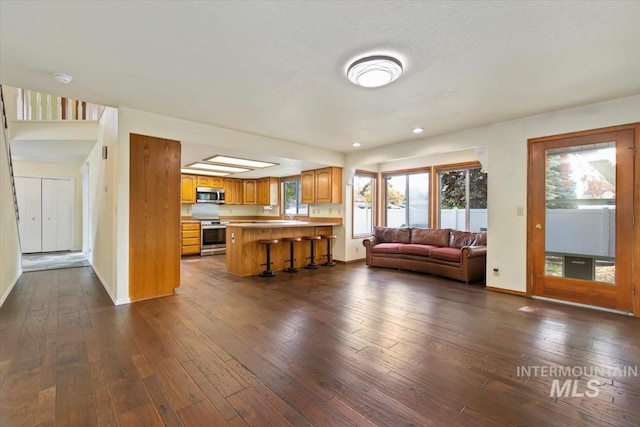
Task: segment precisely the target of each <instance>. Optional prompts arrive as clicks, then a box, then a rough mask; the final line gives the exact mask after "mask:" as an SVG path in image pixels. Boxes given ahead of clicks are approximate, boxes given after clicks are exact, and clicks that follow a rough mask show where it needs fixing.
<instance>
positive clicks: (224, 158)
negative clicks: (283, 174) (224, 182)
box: [204, 155, 277, 168]
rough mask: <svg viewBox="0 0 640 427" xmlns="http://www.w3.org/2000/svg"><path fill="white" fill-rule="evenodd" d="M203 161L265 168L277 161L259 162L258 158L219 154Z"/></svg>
mask: <svg viewBox="0 0 640 427" xmlns="http://www.w3.org/2000/svg"><path fill="white" fill-rule="evenodd" d="M204 161H205V162H212V163H224V164H227V165H234V166H243V167H247V168H266V167H269V166H275V165H277V163H271V162H261V161H258V160H249V159H240V158H238V157H229V156H220V155H216V156H213V157H209V158H208V159H204Z"/></svg>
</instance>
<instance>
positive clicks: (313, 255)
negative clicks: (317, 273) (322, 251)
mask: <svg viewBox="0 0 640 427" xmlns="http://www.w3.org/2000/svg"><path fill="white" fill-rule="evenodd" d="M320 239H321V237H320V236H304V237H303V238H302V240H308V241H309V242H310V244H311V256H310V257H308V258H307V259H308V260H309V264H307V265H306V266H305V267H304V268H318V267H319V266H318V264H316V245H315V244H314V243H313V242H314V241H316V240H320Z"/></svg>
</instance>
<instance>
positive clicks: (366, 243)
mask: <svg viewBox="0 0 640 427" xmlns="http://www.w3.org/2000/svg"><path fill="white" fill-rule="evenodd" d="M378 243H380V242H378V239H377V238H376V237H375V236H371V237H369V238H368V239H364V240H363V241H362V246H364V247H365V248H367V249H371V248H372V247H373V246H375V245H377V244H378Z"/></svg>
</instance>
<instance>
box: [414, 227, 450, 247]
mask: <svg viewBox="0 0 640 427" xmlns="http://www.w3.org/2000/svg"><path fill="white" fill-rule="evenodd" d="M450 233H451V229H450V228H442V229H438V228H412V229H411V243H416V244H418V245H431V246H441V247H442V246H449V234H450Z"/></svg>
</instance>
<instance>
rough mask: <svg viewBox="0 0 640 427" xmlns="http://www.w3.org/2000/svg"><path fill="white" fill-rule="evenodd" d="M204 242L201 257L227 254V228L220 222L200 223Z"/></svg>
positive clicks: (201, 247)
mask: <svg viewBox="0 0 640 427" xmlns="http://www.w3.org/2000/svg"><path fill="white" fill-rule="evenodd" d="M200 228H201V230H200V231H201V235H202V242H201V245H200V255H201V256H205V255H216V254H224V253H226V252H227V226H226V224H223V223H221V222H220V220H209V221H200Z"/></svg>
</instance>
